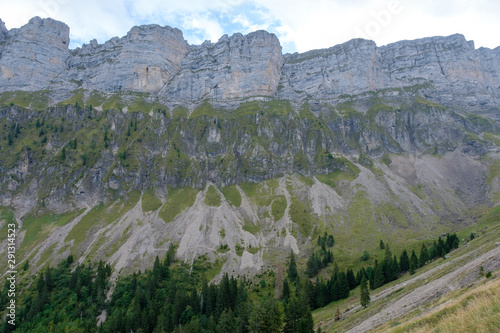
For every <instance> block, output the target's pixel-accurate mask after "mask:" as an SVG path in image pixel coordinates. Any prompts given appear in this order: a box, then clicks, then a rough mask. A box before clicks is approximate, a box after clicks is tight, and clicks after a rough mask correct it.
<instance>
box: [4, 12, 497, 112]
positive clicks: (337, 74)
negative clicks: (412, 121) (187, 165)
mask: <svg viewBox="0 0 500 333" xmlns="http://www.w3.org/2000/svg"><path fill="white" fill-rule="evenodd" d="M0 40H1V42H0V55H1V56H0V67H1V77H0V92H4V91H16V90H29V91H36V90H47V91H48V92H49V94H50V95H51V97H52V98H53V99H54V101H55V102H57V101H60V100H62V99H65V98H66V99H67V98H69V96H70V95H71V94H73V93H74V91H75V90H77V89H82V88H83V89H84V90H86V91H94V90H97V91H101V92H139V93H149V94H150V97H153V98H158V99H159V100H160V101H161V102H163V103H164V104H168V105H179V104H183V105H196V104H198V103H200V102H201V101H203V100H210V101H212V102H214V103H216V104H217V103H218V104H219V105H222V106H224V103H230V102H240V101H243V100H246V99H248V98H279V99H287V100H290V101H292V102H294V103H297V104H299V105H300V104H301V103H303V102H304V101H306V100H307V101H312V102H320V103H323V102H327V103H330V104H333V105H336V104H338V103H342V102H345V101H352V100H364V99H369V98H371V97H373V96H374V95H377V96H379V97H381V96H383V97H388V98H391V97H395V98H399V97H401V96H410V97H415V96H417V95H419V96H423V97H424V98H426V99H428V100H431V101H433V102H436V103H440V104H443V105H452V106H458V107H460V108H464V109H467V110H472V111H482V112H486V113H488V112H489V113H488V115H489V116H491V117H493V118H496V119H500V117H499V116H498V112H497V110H498V105H500V48H496V49H493V50H491V49H486V48H480V49H475V48H474V42H472V41H467V40H466V39H465V37H464V36H462V35H458V34H456V35H452V36H448V37H430V38H424V39H419V40H413V41H401V42H397V43H393V44H389V45H386V46H382V47H377V45H376V44H375V43H374V42H373V41H369V40H363V39H354V40H351V41H349V42H346V43H344V44H341V45H337V46H334V47H331V48H329V49H323V50H313V51H309V52H305V53H302V54H297V53H295V54H285V55H282V52H281V46H280V43H279V40H278V38H277V37H276V36H275V35H273V34H270V33H268V32H265V31H257V32H254V33H250V34H248V35H246V36H244V35H242V34H234V35H233V36H231V37H228V36H227V35H224V36H222V37H221V38H220V40H219V41H218V42H216V43H211V42H208V41H207V42H205V43H203V44H202V45H196V46H193V45H188V43H187V42H186V41H185V40H184V38H183V35H182V32H181V31H180V30H178V29H173V28H170V27H160V26H158V25H146V26H140V27H134V28H132V29H131V30H130V32H128V34H127V35H126V36H124V37H122V38H118V37H114V38H112V39H111V40H109V41H107V42H106V43H104V44H98V43H97V42H96V41H95V40H93V41H91V42H90V44H88V45H84V46H83V47H81V48H77V49H75V50H69V49H68V44H69V28H68V27H67V26H66V25H65V24H64V23H61V22H57V21H55V20H52V19H40V18H38V17H35V18H33V19H32V20H30V22H29V23H28V24H26V25H25V26H23V27H22V28H20V29H12V30H10V31H7V29H6V28H5V25H4V24H3V22H1V21H0ZM233 104H234V103H233ZM231 105H232V104H231Z"/></svg>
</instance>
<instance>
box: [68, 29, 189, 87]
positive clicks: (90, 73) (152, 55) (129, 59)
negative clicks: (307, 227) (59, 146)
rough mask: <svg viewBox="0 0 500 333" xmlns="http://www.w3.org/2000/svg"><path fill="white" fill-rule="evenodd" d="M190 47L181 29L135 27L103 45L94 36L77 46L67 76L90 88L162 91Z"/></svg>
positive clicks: (70, 59)
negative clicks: (93, 38) (88, 42)
mask: <svg viewBox="0 0 500 333" xmlns="http://www.w3.org/2000/svg"><path fill="white" fill-rule="evenodd" d="M188 51H189V45H188V44H187V42H186V41H185V40H184V38H183V36H182V32H181V31H180V30H178V29H172V28H170V27H160V26H158V25H146V26H140V27H133V28H132V30H130V31H129V32H128V33H127V35H126V36H124V37H122V38H112V39H111V40H109V41H107V42H106V43H104V44H102V45H100V44H98V43H97V41H96V40H93V41H91V42H90V44H87V45H83V47H82V48H79V49H76V50H75V51H74V52H73V55H72V57H71V58H69V59H68V62H67V65H68V69H67V75H66V77H67V78H69V79H73V80H76V81H79V82H81V83H82V87H83V88H84V89H88V90H94V89H95V90H99V91H111V92H115V91H137V92H150V93H158V92H159V91H160V90H161V89H162V88H163V86H164V85H165V84H166V83H167V82H168V81H169V80H170V79H171V78H172V77H173V76H174V75H175V74H176V73H177V72H178V71H179V69H180V67H181V63H182V62H183V60H184V58H185V57H186V54H187V53H188ZM66 80H67V79H66Z"/></svg>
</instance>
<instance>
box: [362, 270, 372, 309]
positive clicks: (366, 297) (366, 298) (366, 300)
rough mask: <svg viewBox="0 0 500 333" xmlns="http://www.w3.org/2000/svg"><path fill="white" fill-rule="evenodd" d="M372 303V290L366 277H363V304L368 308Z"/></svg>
mask: <svg viewBox="0 0 500 333" xmlns="http://www.w3.org/2000/svg"><path fill="white" fill-rule="evenodd" d="M368 304H370V292H369V291H368V286H367V284H366V278H365V277H364V276H363V277H362V278H361V306H362V307H364V308H366V307H367V306H368Z"/></svg>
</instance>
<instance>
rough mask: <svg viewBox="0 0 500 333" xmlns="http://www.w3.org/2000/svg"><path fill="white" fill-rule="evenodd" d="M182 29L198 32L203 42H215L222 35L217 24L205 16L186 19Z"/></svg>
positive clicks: (208, 16) (222, 31) (221, 30)
mask: <svg viewBox="0 0 500 333" xmlns="http://www.w3.org/2000/svg"><path fill="white" fill-rule="evenodd" d="M182 27H183V28H185V29H191V30H195V31H197V32H200V33H201V35H202V37H203V39H204V40H206V39H208V40H210V41H212V42H216V41H217V40H219V38H220V37H221V36H222V35H223V34H224V30H223V29H222V27H221V26H220V24H219V22H217V20H215V19H213V18H212V17H210V15H207V14H205V15H194V16H192V17H189V18H186V19H185V20H184V23H183V26H182ZM200 41H201V40H200ZM198 43H199V41H198Z"/></svg>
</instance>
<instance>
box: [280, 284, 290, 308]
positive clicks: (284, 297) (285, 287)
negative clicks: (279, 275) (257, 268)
mask: <svg viewBox="0 0 500 333" xmlns="http://www.w3.org/2000/svg"><path fill="white" fill-rule="evenodd" d="M281 299H282V300H283V302H285V303H287V302H288V300H289V299H290V287H289V286H288V279H286V278H285V281H283V293H282V295H281Z"/></svg>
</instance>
